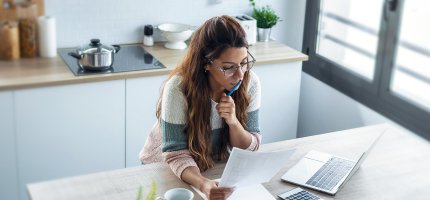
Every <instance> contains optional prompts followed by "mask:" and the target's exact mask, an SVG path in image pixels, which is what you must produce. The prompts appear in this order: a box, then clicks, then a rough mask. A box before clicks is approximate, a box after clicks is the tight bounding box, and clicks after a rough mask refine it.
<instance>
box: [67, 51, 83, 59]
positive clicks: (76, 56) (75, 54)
mask: <svg viewBox="0 0 430 200" xmlns="http://www.w3.org/2000/svg"><path fill="white" fill-rule="evenodd" d="M68 54H69V56H72V57H74V58H76V59H78V60H80V59H81V58H82V55H80V54H77V53H75V52H70V53H68Z"/></svg>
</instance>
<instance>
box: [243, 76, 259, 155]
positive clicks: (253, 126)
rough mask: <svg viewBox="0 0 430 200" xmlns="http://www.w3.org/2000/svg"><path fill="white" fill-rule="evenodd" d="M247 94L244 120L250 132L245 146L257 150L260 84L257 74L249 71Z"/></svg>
mask: <svg viewBox="0 0 430 200" xmlns="http://www.w3.org/2000/svg"><path fill="white" fill-rule="evenodd" d="M248 94H249V96H250V103H249V106H248V109H247V112H248V120H247V122H246V126H247V128H246V130H247V131H249V132H250V133H251V137H252V138H251V139H252V140H251V144H250V145H249V147H248V148H247V150H250V151H256V150H258V148H259V146H260V144H261V134H260V124H259V121H260V120H259V111H260V102H261V85H260V80H259V78H258V76H257V75H256V74H255V73H254V72H253V71H250V82H249V86H248Z"/></svg>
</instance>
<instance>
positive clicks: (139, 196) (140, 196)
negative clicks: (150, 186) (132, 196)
mask: <svg viewBox="0 0 430 200" xmlns="http://www.w3.org/2000/svg"><path fill="white" fill-rule="evenodd" d="M142 193H143V187H142V186H140V187H139V190H138V191H137V197H136V200H142V198H143V195H142Z"/></svg>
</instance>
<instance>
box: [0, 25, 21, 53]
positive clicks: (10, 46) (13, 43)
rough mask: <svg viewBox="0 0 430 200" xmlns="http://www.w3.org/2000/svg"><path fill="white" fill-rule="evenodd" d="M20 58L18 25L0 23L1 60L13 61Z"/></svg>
mask: <svg viewBox="0 0 430 200" xmlns="http://www.w3.org/2000/svg"><path fill="white" fill-rule="evenodd" d="M18 58H19V31H18V23H17V22H15V21H6V22H4V23H0V60H13V59H18Z"/></svg>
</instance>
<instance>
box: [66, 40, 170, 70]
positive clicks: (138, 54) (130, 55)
mask: <svg viewBox="0 0 430 200" xmlns="http://www.w3.org/2000/svg"><path fill="white" fill-rule="evenodd" d="M75 51H76V49H75V48H63V49H59V50H58V54H59V55H60V56H61V58H62V59H63V61H64V62H65V63H66V64H67V66H68V67H69V68H70V71H72V72H73V74H74V75H75V76H83V75H91V74H101V73H118V72H128V71H138V70H147V69H161V68H166V67H165V66H164V65H163V64H162V63H161V62H159V61H158V60H157V59H156V58H155V57H154V56H152V55H151V54H150V53H148V52H147V51H146V50H145V49H144V48H143V47H141V46H139V45H127V46H123V45H121V49H120V50H119V51H118V52H117V53H116V54H114V62H113V65H112V67H110V68H109V69H107V70H103V71H93V70H83V69H81V68H80V67H79V65H78V60H77V59H76V58H74V57H72V56H70V55H68V53H69V52H75Z"/></svg>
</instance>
